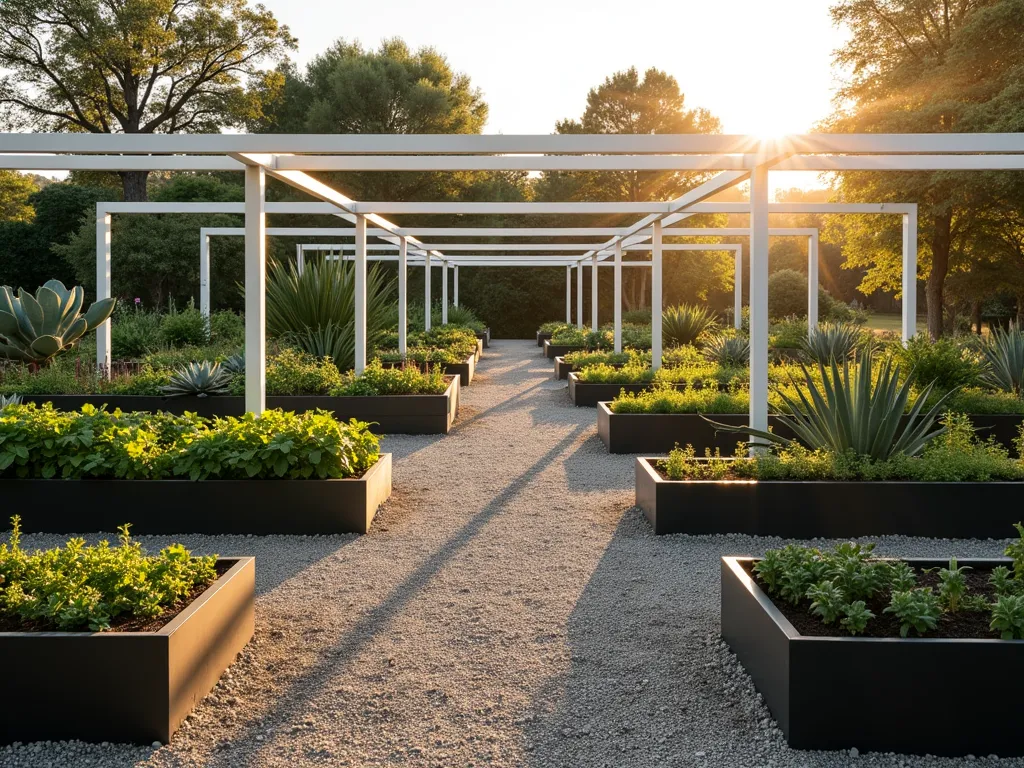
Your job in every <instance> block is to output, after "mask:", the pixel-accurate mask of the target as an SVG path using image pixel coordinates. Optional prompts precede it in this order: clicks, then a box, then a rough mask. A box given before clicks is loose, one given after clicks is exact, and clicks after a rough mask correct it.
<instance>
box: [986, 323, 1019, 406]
mask: <svg viewBox="0 0 1024 768" xmlns="http://www.w3.org/2000/svg"><path fill="white" fill-rule="evenodd" d="M981 352H982V355H983V356H984V358H985V369H984V371H983V373H982V374H981V380H982V382H984V383H985V384H986V385H987V386H989V387H992V388H993V389H1002V390H1005V391H1007V392H1013V393H1014V394H1015V395H1017V396H1018V397H1021V396H1024V329H1021V328H1020V327H1018V326H1017V325H1016V324H1011V325H1010V327H1009V328H1008V329H1005V330H1004V329H1002V328H995V329H993V330H992V333H991V334H989V338H988V340H987V342H985V343H984V344H983V345H982V347H981Z"/></svg>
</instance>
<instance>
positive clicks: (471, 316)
mask: <svg viewBox="0 0 1024 768" xmlns="http://www.w3.org/2000/svg"><path fill="white" fill-rule="evenodd" d="M434 325H436V326H440V325H441V313H440V311H438V313H437V317H436V322H435V323H434ZM447 325H450V326H452V327H455V328H468V329H469V330H471V331H473V332H474V333H483V332H484V331H485V330H487V326H486V325H485V324H484V322H483V321H482V320H481V319H480V318H479V317H477V315H476V312H474V311H473V310H472V309H470V308H469V307H467V306H458V307H457V306H455V305H454V304H449V305H448V322H447Z"/></svg>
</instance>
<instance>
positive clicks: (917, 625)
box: [884, 587, 942, 637]
mask: <svg viewBox="0 0 1024 768" xmlns="http://www.w3.org/2000/svg"><path fill="white" fill-rule="evenodd" d="M884 613H891V614H893V615H894V616H895V617H896V618H897V619H898V620H899V622H900V637H906V636H907V635H908V634H909V633H910V630H911V629H913V630H914V631H915V632H916V633H917V634H918V636H921V635H924V634H925V633H926V632H928V631H930V630H933V629H935V626H936V624H937V623H938V621H939V616H940V615H941V613H942V606H941V605H940V603H939V598H938V597H937V596H936V594H935V593H934V592H933V591H932V590H931V589H930V588H929V587H918V588H916V589H910V590H906V591H904V592H893V593H892V597H891V599H890V601H889V605H888V607H887V608H886V609H885V611H884Z"/></svg>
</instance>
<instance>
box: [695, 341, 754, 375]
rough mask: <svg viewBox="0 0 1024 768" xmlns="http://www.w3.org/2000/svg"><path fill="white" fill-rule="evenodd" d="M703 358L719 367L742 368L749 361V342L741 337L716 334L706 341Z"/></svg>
mask: <svg viewBox="0 0 1024 768" xmlns="http://www.w3.org/2000/svg"><path fill="white" fill-rule="evenodd" d="M703 353H704V357H705V358H707V359H708V360H710V361H711V362H713V363H718V364H719V365H721V366H726V367H729V366H744V365H746V364H747V362H748V361H749V360H750V342H749V341H748V340H747V339H746V338H744V337H743V336H731V337H730V336H724V335H722V334H718V335H716V336H712V337H711V338H710V339H708V342H707V344H705V345H704V349H703Z"/></svg>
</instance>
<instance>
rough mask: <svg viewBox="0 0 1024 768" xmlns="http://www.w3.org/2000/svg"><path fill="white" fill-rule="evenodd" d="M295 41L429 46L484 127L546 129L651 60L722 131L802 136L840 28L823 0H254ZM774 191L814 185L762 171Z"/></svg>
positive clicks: (824, 103) (812, 118) (825, 97)
mask: <svg viewBox="0 0 1024 768" xmlns="http://www.w3.org/2000/svg"><path fill="white" fill-rule="evenodd" d="M263 3H264V4H265V5H266V6H267V7H268V8H269V9H270V10H271V11H273V13H274V15H275V16H276V17H277V18H278V19H279V20H280V21H281V22H282V23H284V24H287V25H288V26H289V27H290V29H291V31H292V34H293V35H295V36H296V37H297V38H298V40H299V48H298V52H297V53H296V55H295V57H294V58H295V59H296V60H297V61H298V63H299V64H300V65H304V64H305V63H307V62H308V61H309V60H310V59H311V58H312V57H314V56H315V55H316V54H317V53H319V52H320V51H322V50H323V49H325V48H326V47H328V46H329V45H330V44H331V43H332V42H334V41H335V40H337V39H338V38H340V37H344V38H346V39H348V40H353V39H358V40H360V41H361V42H362V43H363V44H364V45H365V46H367V47H375V46H376V45H377V44H378V43H379V42H380V41H381V40H382V39H384V38H387V37H401V38H404V39H405V41H406V42H407V43H409V44H410V46H412V47H413V48H418V47H420V46H433V47H434V48H436V49H437V50H439V51H440V52H441V53H443V54H445V55H446V56H447V57H448V60H449V62H451V64H452V66H453V67H454V68H455V69H456V70H457V71H460V72H465V73H467V74H468V75H469V76H470V78H471V79H472V82H473V83H474V85H476V86H477V87H479V88H480V89H481V91H482V92H483V95H484V98H485V100H486V101H487V103H488V105H489V106H490V117H489V120H488V124H487V127H486V128H485V133H504V134H523V133H551V132H552V131H553V130H554V126H555V122H556V121H558V120H560V119H562V118H567V117H572V118H579V117H580V116H581V114H582V113H583V110H584V108H585V106H586V97H587V92H588V91H589V90H590V89H591V88H593V87H594V86H596V85H599V84H600V83H601V82H602V81H603V80H604V79H605V78H606V77H607V76H608V75H610V74H612V73H613V72H616V71H619V70H622V69H627V68H629V67H631V66H635V67H637V68H638V69H640V70H644V69H647V68H648V67H657V68H658V69H661V70H664V71H666V72H668V73H670V74H672V75H673V76H675V78H676V79H677V80H678V81H679V85H680V87H681V89H682V91H683V93H684V94H685V96H686V103H687V105H688V106H689V107H698V106H699V107H705V108H707V109H709V110H711V112H712V113H713V114H715V115H716V116H718V117H719V119H720V120H721V121H722V127H723V131H724V132H725V133H751V134H757V135H761V136H776V135H781V134H785V133H806V132H808V131H810V130H811V129H812V128H813V126H814V124H815V123H816V122H817V121H819V120H821V119H823V118H825V117H826V116H827V115H828V114H829V112H830V109H831V99H832V95H833V91H834V88H835V86H836V84H837V83H836V81H835V79H834V74H833V69H832V66H831V57H832V51H833V50H834V49H835V48H837V47H839V46H840V45H842V43H843V41H844V39H845V32H844V31H843V30H841V29H836V28H834V27H833V26H832V22H831V19H830V18H829V14H828V7H829V2H828V0H780V1H777V2H767V1H766V0H718V1H717V2H709V1H708V0H674V2H669V1H668V0H636V1H635V2H632V3H627V2H622V1H621V0H620V1H619V2H607V1H606V0H544V1H541V0H517V1H516V2H507V1H506V0H492V1H491V2H481V1H480V0H435V1H434V2H424V1H423V0H374V2H370V3H331V4H328V3H325V2H316V1H314V2H308V3H297V2H295V1H294V0H263ZM772 176H773V184H772V186H773V187H776V188H785V187H788V186H801V187H805V188H810V187H815V186H820V184H819V183H818V180H817V176H816V174H813V173H811V174H808V173H775V174H772Z"/></svg>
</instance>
